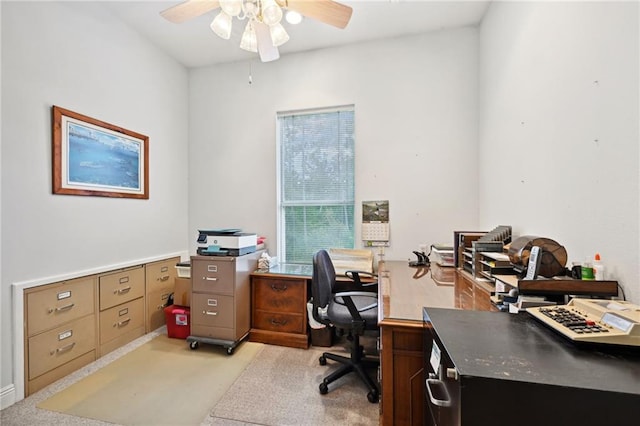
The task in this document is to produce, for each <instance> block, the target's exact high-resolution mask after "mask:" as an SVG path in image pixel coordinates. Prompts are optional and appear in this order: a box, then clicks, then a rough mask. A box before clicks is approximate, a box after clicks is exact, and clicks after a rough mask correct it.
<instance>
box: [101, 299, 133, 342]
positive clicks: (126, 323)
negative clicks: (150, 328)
mask: <svg viewBox="0 0 640 426" xmlns="http://www.w3.org/2000/svg"><path fill="white" fill-rule="evenodd" d="M138 327H143V328H144V298H142V297H141V298H139V299H136V300H133V301H131V302H127V303H124V304H122V305H118V306H114V307H113V308H111V309H107V310H106V311H103V312H100V344H104V343H106V342H108V341H110V340H113V339H116V338H118V337H120V336H121V335H123V334H126V333H127V332H129V331H130V330H132V329H136V328H138Z"/></svg>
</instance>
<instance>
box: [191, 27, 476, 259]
mask: <svg viewBox="0 0 640 426" xmlns="http://www.w3.org/2000/svg"><path fill="white" fill-rule="evenodd" d="M477 50H478V32H477V29H476V28H461V29H456V30H448V31H442V32H436V33H431V34H424V35H418V36H411V37H403V38H398V39H391V40H384V41H376V42H373V43H365V44H358V45H354V46H347V47H342V48H337V49H326V50H317V51H312V52H307V53H303V54H297V55H292V56H284V57H282V58H281V59H280V60H278V61H276V62H271V63H267V64H261V63H259V62H257V61H255V62H252V64H251V71H252V76H253V84H251V85H249V84H248V75H249V71H250V65H249V63H247V62H242V63H233V64H226V65H221V66H215V67H210V68H202V69H196V70H192V71H191V74H190V96H189V101H190V111H191V114H190V146H189V153H190V154H189V164H190V167H189V180H190V189H191V196H190V198H189V229H190V232H191V235H190V236H191V249H192V250H195V246H196V244H195V239H196V236H197V235H196V230H197V229H198V228H199V227H205V228H228V227H232V228H236V227H237V228H241V229H243V230H245V231H251V232H257V233H258V234H261V235H264V236H266V237H267V245H268V248H269V252H270V254H272V255H274V254H275V253H276V210H277V207H276V158H275V155H276V142H275V138H276V129H275V124H276V113H277V112H278V111H288V110H296V109H306V108H314V107H326V106H335V105H345V104H355V120H356V121H355V133H356V134H355V143H356V165H355V167H356V206H357V210H356V217H361V202H362V201H363V200H378V199H382V200H385V199H388V200H389V201H390V222H391V247H389V248H388V249H386V257H387V259H396V260H407V259H409V258H415V256H414V255H413V254H412V250H417V249H418V245H419V244H421V243H427V244H432V243H438V242H450V243H452V241H453V234H452V232H453V230H454V229H459V228H465V229H475V228H476V227H477V213H478V211H477V208H478V207H477V190H478V188H477V186H476V185H477V184H476V178H477V165H476V164H477V161H476V158H477V155H478V152H477V148H476V146H477V141H476V138H477V93H478V87H477V72H478V68H477V67H478V54H477ZM359 223H360V220H357V224H359ZM359 238H360V230H359V228H358V229H357V230H356V241H357V244H358V246H357V247H358V248H359V247H361V242H360V241H359Z"/></svg>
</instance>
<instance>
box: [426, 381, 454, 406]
mask: <svg viewBox="0 0 640 426" xmlns="http://www.w3.org/2000/svg"><path fill="white" fill-rule="evenodd" d="M425 383H426V385H427V392H429V400H431V403H432V404H433V405H436V406H438V407H451V399H450V398H449V392H447V388H446V387H445V385H444V382H443V381H442V380H438V379H427V380H425ZM431 386H438V388H440V389H441V390H442V391H443V392H444V393H445V395H446V396H447V399H438V398H436V397H434V396H433V392H432V391H431Z"/></svg>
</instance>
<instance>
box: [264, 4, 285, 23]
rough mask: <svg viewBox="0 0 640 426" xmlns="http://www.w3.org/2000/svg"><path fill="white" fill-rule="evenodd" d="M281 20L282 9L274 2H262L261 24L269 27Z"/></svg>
mask: <svg viewBox="0 0 640 426" xmlns="http://www.w3.org/2000/svg"><path fill="white" fill-rule="evenodd" d="M281 20H282V9H280V6H278V4H277V3H276V1H275V0H262V22H264V23H265V24H267V25H269V26H271V25H275V24H277V23H279V22H280V21H281Z"/></svg>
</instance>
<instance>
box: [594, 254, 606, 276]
mask: <svg viewBox="0 0 640 426" xmlns="http://www.w3.org/2000/svg"><path fill="white" fill-rule="evenodd" d="M593 277H594V278H595V279H596V280H600V281H602V280H604V279H605V277H604V265H603V264H602V262H601V261H600V253H596V256H595V257H594V261H593Z"/></svg>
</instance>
